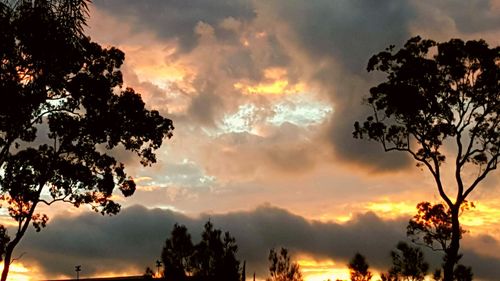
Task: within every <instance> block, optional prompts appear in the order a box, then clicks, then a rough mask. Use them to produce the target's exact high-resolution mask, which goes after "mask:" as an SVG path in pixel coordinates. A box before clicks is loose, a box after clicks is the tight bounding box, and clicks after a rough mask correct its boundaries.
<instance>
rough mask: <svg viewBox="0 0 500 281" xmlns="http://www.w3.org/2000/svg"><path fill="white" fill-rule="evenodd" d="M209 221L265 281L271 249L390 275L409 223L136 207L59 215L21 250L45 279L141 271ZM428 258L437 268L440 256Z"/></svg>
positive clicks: (492, 267)
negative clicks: (191, 213) (172, 241)
mask: <svg viewBox="0 0 500 281" xmlns="http://www.w3.org/2000/svg"><path fill="white" fill-rule="evenodd" d="M209 217H210V220H211V221H212V222H213V223H214V225H215V226H216V228H221V229H223V230H225V231H229V232H230V233H231V234H232V235H233V236H234V237H235V238H236V241H237V244H238V246H239V252H238V256H239V259H240V260H246V261H247V272H253V271H255V272H257V274H258V276H260V277H265V276H266V275H267V254H268V251H269V249H270V248H272V247H280V246H284V247H288V248H289V249H291V250H292V251H293V252H294V253H295V254H297V253H299V252H300V253H305V254H309V255H313V256H315V257H316V258H319V259H321V258H332V259H334V260H335V261H337V262H341V263H342V262H347V261H348V260H349V259H350V258H351V257H352V256H353V255H354V253H355V252H356V251H359V252H361V253H363V254H364V255H366V256H367V258H368V261H369V263H370V264H371V265H372V266H374V267H375V268H378V269H382V270H383V269H386V268H387V267H388V264H389V255H388V253H389V251H390V250H391V249H392V248H393V247H394V245H395V244H396V243H397V241H399V240H401V239H404V234H403V231H404V225H405V223H406V220H405V219H401V220H390V221H385V220H383V219H381V218H380V217H377V216H376V215H375V214H373V213H366V214H363V215H358V216H356V217H354V218H353V219H352V220H351V221H349V222H347V223H345V224H337V223H323V222H315V221H308V220H306V219H305V218H303V217H300V216H297V215H294V214H291V213H289V212H288V211H286V210H283V209H279V208H275V207H271V206H261V207H259V208H257V209H256V210H254V211H250V212H234V213H228V214H223V215H210V216H208V215H202V216H201V217H199V218H196V219H193V218H189V217H186V216H184V215H182V214H179V213H176V212H172V211H166V210H159V209H153V210H148V209H146V208H144V207H140V206H134V207H130V208H127V209H125V210H123V211H122V212H121V213H120V214H119V215H117V216H116V217H101V216H99V215H96V214H84V215H80V216H78V217H56V218H54V220H53V221H52V222H51V224H50V225H49V226H48V227H47V229H44V230H43V231H42V232H41V233H29V235H28V237H26V239H25V240H24V242H23V243H24V244H23V245H22V248H21V249H19V252H27V255H26V256H25V257H24V258H23V259H24V260H26V261H28V262H32V261H38V262H39V265H40V266H41V267H42V270H43V271H44V272H45V273H46V274H47V276H46V277H50V276H56V275H58V274H66V275H72V272H73V267H74V265H75V264H81V265H82V267H83V269H84V271H83V273H85V274H88V275H90V274H95V273H99V272H109V271H111V270H113V271H115V272H120V271H125V270H128V271H130V269H131V268H132V269H136V270H139V271H142V270H144V268H145V267H146V266H152V265H153V264H154V261H155V260H156V259H157V258H158V257H159V255H160V253H161V248H162V245H163V243H164V241H165V239H166V237H167V236H168V234H169V232H170V230H171V228H172V226H173V224H174V223H176V222H178V223H181V224H185V225H186V226H187V227H188V229H189V231H190V233H191V235H192V237H193V238H194V240H198V239H199V236H200V235H199V234H200V233H201V230H202V226H203V224H204V223H205V222H206V221H207V220H208V218H209ZM195 242H196V241H195ZM428 254H429V253H428ZM465 256H466V257H467V258H464V261H465V262H467V263H468V264H469V265H472V266H473V268H474V273H475V276H477V277H480V278H494V277H493V276H494V274H496V273H495V272H496V269H497V268H498V267H499V266H500V260H498V259H496V258H491V257H486V256H481V255H478V254H476V253H474V252H470V251H466V253H465ZM430 260H433V261H434V262H435V264H439V261H438V258H437V256H432V257H431V258H430Z"/></svg>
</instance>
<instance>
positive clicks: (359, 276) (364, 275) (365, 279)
mask: <svg viewBox="0 0 500 281" xmlns="http://www.w3.org/2000/svg"><path fill="white" fill-rule="evenodd" d="M347 267H348V268H349V272H350V274H351V281H370V280H372V277H373V274H372V273H371V272H370V270H369V268H370V266H369V265H368V263H367V262H366V259H365V257H364V256H363V255H361V254H360V253H356V254H355V255H354V257H353V258H352V260H351V261H350V262H349V264H348V265H347Z"/></svg>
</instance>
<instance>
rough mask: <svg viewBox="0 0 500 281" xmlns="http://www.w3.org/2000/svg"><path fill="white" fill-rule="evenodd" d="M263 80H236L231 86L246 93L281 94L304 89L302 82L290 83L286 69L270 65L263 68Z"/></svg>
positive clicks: (293, 92)
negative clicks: (253, 81)
mask: <svg viewBox="0 0 500 281" xmlns="http://www.w3.org/2000/svg"><path fill="white" fill-rule="evenodd" d="M264 78H265V79H264V81H262V82H259V83H257V84H254V85H252V84H251V83H249V82H237V83H235V84H234V85H233V87H234V88H235V89H237V90H239V91H241V92H242V93H244V94H247V95H283V94H295V93H300V92H303V91H304V90H305V85H304V83H300V82H299V83H295V84H294V83H291V82H290V81H289V79H288V71H287V70H286V69H284V68H279V67H272V68H267V69H265V70H264Z"/></svg>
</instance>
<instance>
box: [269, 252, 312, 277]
mask: <svg viewBox="0 0 500 281" xmlns="http://www.w3.org/2000/svg"><path fill="white" fill-rule="evenodd" d="M269 263H270V264H269V273H270V277H269V278H267V279H266V280H267V281H302V280H303V279H302V272H301V271H300V266H299V264H298V263H296V262H293V261H291V256H290V254H289V253H288V250H287V249H286V248H281V249H280V250H279V251H276V250H275V249H271V250H270V251H269Z"/></svg>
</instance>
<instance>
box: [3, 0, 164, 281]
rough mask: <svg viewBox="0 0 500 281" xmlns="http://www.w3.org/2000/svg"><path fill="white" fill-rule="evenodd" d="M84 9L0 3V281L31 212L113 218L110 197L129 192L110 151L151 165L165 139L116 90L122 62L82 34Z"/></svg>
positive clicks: (35, 217) (70, 3) (141, 109)
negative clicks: (0, 224) (0, 219)
mask: <svg viewBox="0 0 500 281" xmlns="http://www.w3.org/2000/svg"><path fill="white" fill-rule="evenodd" d="M87 4H88V1H87V0H37V1H21V0H19V1H1V2H0V30H2V32H1V33H0V61H1V64H0V93H2V102H1V103H0V167H1V169H2V175H1V177H0V186H1V198H2V199H3V201H4V204H3V206H5V207H6V208H7V209H8V212H9V215H10V216H11V217H12V218H13V219H14V220H15V222H16V223H17V227H16V229H15V231H16V232H15V234H14V235H13V236H12V237H11V239H10V238H9V239H8V241H6V240H5V239H2V241H6V244H5V251H4V253H5V255H4V265H5V266H4V271H3V273H2V281H5V280H6V278H7V274H8V270H9V265H10V262H11V259H12V252H13V250H14V248H15V247H16V245H17V244H18V243H19V241H20V240H21V238H22V237H23V235H24V233H25V232H26V230H27V228H28V226H29V225H30V224H33V226H34V227H35V229H36V230H37V231H40V229H41V228H42V227H44V226H45V225H46V223H47V221H48V217H47V216H46V215H45V214H40V213H37V211H36V210H37V206H38V205H40V204H45V205H51V204H53V203H55V202H67V203H70V204H72V205H74V206H76V207H78V206H81V205H90V206H91V207H92V208H93V209H94V210H95V211H98V212H100V213H102V214H116V213H117V212H118V211H119V210H120V206H119V204H117V203H116V202H114V201H113V200H112V199H111V196H112V194H113V191H114V190H115V189H116V188H117V189H119V190H120V191H121V193H122V194H123V195H124V196H130V195H132V194H133V193H134V191H135V183H134V181H133V179H132V178H131V177H129V176H127V174H126V171H125V166H124V164H123V163H120V162H119V161H117V160H116V159H115V155H116V153H117V152H114V151H116V150H117V149H119V150H120V151H124V150H125V151H130V152H133V153H135V154H136V155H138V157H139V159H140V162H141V163H142V164H143V165H145V166H148V165H151V164H152V163H155V162H156V157H155V153H154V151H155V150H156V149H158V148H159V147H160V146H161V145H162V143H163V140H164V138H165V137H168V138H170V137H171V136H172V131H173V129H174V127H173V124H172V121H171V120H170V119H167V118H165V117H162V116H161V115H160V113H159V112H158V111H156V110H149V109H147V108H146V106H145V104H144V102H143V101H142V98H141V96H140V95H139V94H138V93H136V92H135V91H134V90H133V89H132V88H124V87H123V77H122V73H121V71H120V67H121V66H122V64H123V61H124V58H125V55H124V53H123V52H122V51H120V50H119V49H117V48H114V47H109V48H103V47H101V46H100V45H99V44H98V43H95V42H93V41H92V40H91V39H90V38H89V37H87V36H86V35H85V34H84V30H83V27H84V26H85V21H86V18H87V16H88V7H87Z"/></svg>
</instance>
